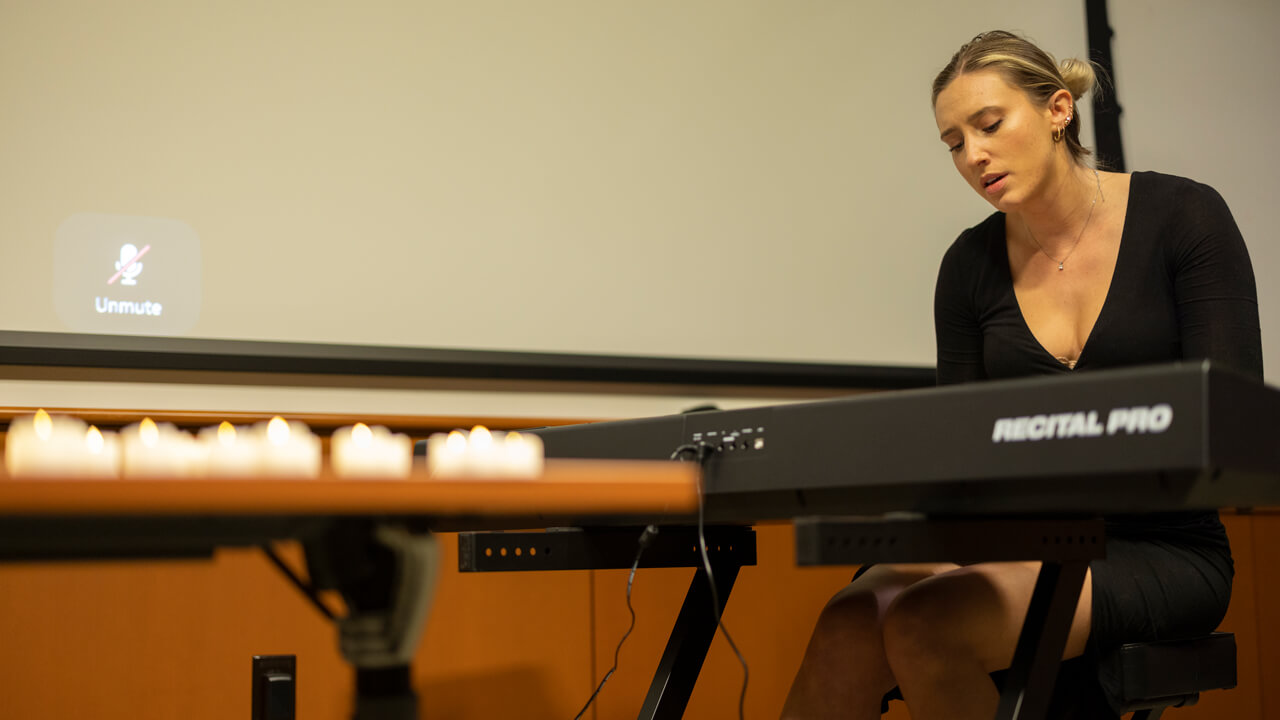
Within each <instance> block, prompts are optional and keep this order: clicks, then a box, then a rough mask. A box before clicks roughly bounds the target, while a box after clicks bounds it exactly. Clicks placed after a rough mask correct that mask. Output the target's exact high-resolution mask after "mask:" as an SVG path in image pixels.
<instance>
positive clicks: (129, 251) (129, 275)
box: [107, 243, 151, 285]
mask: <svg viewBox="0 0 1280 720" xmlns="http://www.w3.org/2000/svg"><path fill="white" fill-rule="evenodd" d="M150 249H151V246H150V245H148V246H146V247H144V248H142V250H138V248H137V246H136V245H134V244H133V243H125V244H124V245H121V246H120V259H119V260H117V261H116V274H115V275H112V276H111V279H110V280H107V284H108V285H110V284H112V283H114V282H115V281H116V280H117V279H119V280H120V284H121V285H137V284H138V280H137V277H138V274H139V273H141V272H142V263H140V262H138V261H139V260H140V259H141V258H142V256H143V255H146V254H147V251H148V250H150Z"/></svg>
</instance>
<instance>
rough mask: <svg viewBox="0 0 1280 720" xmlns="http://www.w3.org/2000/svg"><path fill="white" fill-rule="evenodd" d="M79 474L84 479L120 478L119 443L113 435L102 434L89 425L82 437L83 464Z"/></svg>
mask: <svg viewBox="0 0 1280 720" xmlns="http://www.w3.org/2000/svg"><path fill="white" fill-rule="evenodd" d="M80 474H81V475H83V476H85V477H95V478H116V477H120V442H119V439H118V438H117V437H116V434H115V433H104V432H102V431H101V430H99V429H98V428H97V427H96V426H94V425H90V426H89V429H88V430H87V431H85V435H84V463H83V465H82V466H81V468H80Z"/></svg>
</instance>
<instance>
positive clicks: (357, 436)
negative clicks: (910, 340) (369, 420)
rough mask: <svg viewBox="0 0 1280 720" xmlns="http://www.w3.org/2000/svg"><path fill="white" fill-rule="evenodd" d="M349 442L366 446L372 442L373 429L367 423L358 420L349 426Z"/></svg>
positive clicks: (361, 446)
mask: <svg viewBox="0 0 1280 720" xmlns="http://www.w3.org/2000/svg"><path fill="white" fill-rule="evenodd" d="M351 442H352V444H354V445H355V446H356V447H360V448H367V447H369V446H370V445H372V444H373V431H372V430H370V429H369V426H368V425H365V424H364V423H362V422H358V423H356V424H355V425H353V426H352V427H351Z"/></svg>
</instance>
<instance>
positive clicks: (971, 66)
mask: <svg viewBox="0 0 1280 720" xmlns="http://www.w3.org/2000/svg"><path fill="white" fill-rule="evenodd" d="M978 70H996V71H998V72H1000V73H1001V74H1002V75H1004V78H1005V80H1007V81H1008V82H1009V84H1010V85H1012V86H1014V87H1016V88H1020V89H1021V90H1022V91H1023V92H1024V93H1026V94H1027V97H1029V98H1030V99H1031V101H1032V102H1033V103H1038V104H1040V105H1048V103H1049V98H1050V97H1052V96H1053V94H1054V93H1056V92H1058V91H1059V90H1066V91H1067V92H1069V93H1071V104H1072V108H1071V110H1072V112H1071V122H1070V123H1068V124H1067V126H1066V131H1065V132H1064V137H1063V140H1064V142H1066V144H1067V151H1068V152H1070V153H1071V157H1072V159H1073V160H1075V161H1076V162H1078V163H1082V164H1083V162H1084V158H1085V157H1087V156H1088V155H1090V152H1089V149H1088V148H1086V147H1085V146H1084V145H1083V144H1081V142H1080V115H1079V113H1078V112H1076V107H1075V105H1076V104H1077V103H1078V102H1079V100H1080V98H1081V97H1082V96H1083V95H1084V94H1085V93H1087V92H1092V91H1094V90H1096V89H1097V86H1098V76H1097V73H1096V72H1095V71H1094V69H1093V65H1091V64H1090V63H1088V62H1085V61H1083V60H1077V59H1075V58H1068V59H1066V60H1063V61H1062V62H1058V61H1056V60H1054V58H1053V56H1052V55H1050V54H1049V53H1047V52H1045V51H1044V50H1041V49H1040V48H1039V47H1037V46H1036V45H1035V44H1034V43H1032V42H1030V41H1029V40H1026V39H1024V38H1022V37H1019V36H1018V35H1015V34H1013V33H1011V32H1007V31H1004V30H992V31H991V32H985V33H982V34H981V35H978V36H977V37H975V38H974V39H972V40H970V41H969V42H967V43H965V44H964V45H962V46H961V47H960V49H959V50H957V51H956V54H955V55H952V56H951V62H949V63H947V66H946V67H944V68H943V69H942V72H940V73H938V77H936V78H934V81H933V104H934V105H935V106H936V105H937V104H938V94H939V93H941V92H942V91H943V90H945V89H946V88H947V86H948V85H950V84H951V82H952V81H953V80H955V79H956V78H958V77H960V76H961V75H963V74H965V73H968V72H976V71H978Z"/></svg>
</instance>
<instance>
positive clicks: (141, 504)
mask: <svg viewBox="0 0 1280 720" xmlns="http://www.w3.org/2000/svg"><path fill="white" fill-rule="evenodd" d="M699 482H700V479H699V471H698V468H697V467H696V466H695V465H692V464H690V463H677V462H668V461H617V460H549V461H548V462H547V464H546V469H545V472H544V473H543V475H542V476H541V477H540V478H537V479H531V480H511V479H483V478H474V479H466V480H440V479H435V478H432V477H429V476H427V475H426V474H425V473H420V474H415V475H413V476H412V477H410V478H408V479H404V480H363V479H344V478H338V477H336V476H334V475H332V474H329V473H325V474H323V475H322V476H321V477H319V478H316V479H298V480H292V479H289V480H284V479H244V478H239V479H230V478H201V479H181V480H176V479H175V480H170V479H121V480H86V479H78V478H40V479H22V478H11V477H7V476H4V475H2V474H0V561H8V562H30V561H35V562H39V561H46V560H68V559H75V560H84V559H121V558H139V559H157V558H175V557H180V558H190V557H208V556H211V555H212V554H213V552H215V551H216V550H217V549H218V548H223V547H236V546H250V547H252V546H261V547H263V548H264V549H266V550H267V551H268V553H269V554H271V551H270V549H269V545H270V543H272V542H275V541H280V540H296V541H298V542H300V543H301V544H302V546H303V548H304V551H305V553H306V561H307V565H308V571H309V573H308V574H309V576H310V577H309V579H307V580H303V579H301V578H299V577H297V576H296V575H294V574H293V573H292V572H291V571H290V570H289V569H288V568H287V567H286V566H285V565H284V564H283V563H281V562H279V561H278V559H276V558H274V555H273V556H272V557H273V559H276V560H277V566H278V567H279V568H280V569H281V570H282V571H284V572H285V573H286V575H288V576H289V578H290V580H292V581H293V582H295V584H297V585H298V586H299V588H300V589H301V590H302V591H303V592H304V593H305V594H306V595H307V596H308V597H310V598H311V599H312V600H313V601H316V600H317V592H318V591H319V590H336V591H338V592H339V593H341V594H342V596H343V600H344V604H345V605H346V607H347V614H346V616H344V617H341V618H334V620H335V622H337V624H338V626H339V630H340V632H339V638H340V639H339V645H340V646H341V648H342V651H343V655H344V656H345V657H346V658H347V660H348V661H349V662H350V663H351V664H352V665H353V666H354V667H355V669H356V703H355V705H356V717H357V718H359V719H360V720H378V719H382V718H385V719H387V720H392V719H395V720H399V719H401V718H416V717H418V711H417V698H416V696H415V695H414V693H413V691H412V689H411V688H410V687H409V685H408V678H409V662H410V661H411V659H412V657H413V655H414V654H415V651H416V649H417V645H418V643H419V641H420V639H421V631H422V627H423V623H424V622H425V616H426V612H427V608H428V606H429V604H430V598H431V594H432V591H433V589H434V577H435V570H436V568H437V567H438V562H439V561H438V558H437V551H436V547H435V542H434V537H433V536H432V531H436V530H442V529H467V528H470V529H478V528H485V529H495V528H535V527H553V526H556V525H563V524H574V523H576V524H600V525H607V524H618V523H627V522H637V519H642V520H639V522H640V524H644V523H648V522H654V521H657V520H661V519H664V518H665V519H687V518H689V517H690V516H692V515H693V514H694V513H695V512H696V510H697V503H698V495H699V490H698V483H699ZM317 604H318V605H319V604H320V603H318V601H317ZM321 610H322V612H326V614H328V612H327V609H325V608H323V607H322V608H321ZM388 673H393V674H395V675H396V676H397V678H398V679H397V680H396V682H401V681H402V683H403V690H402V692H401V693H400V696H399V697H397V698H391V700H392V702H388V698H387V697H386V696H385V688H386V686H387V684H388V680H387V675H388Z"/></svg>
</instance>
